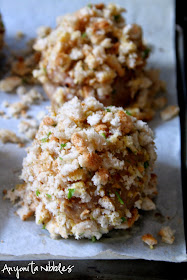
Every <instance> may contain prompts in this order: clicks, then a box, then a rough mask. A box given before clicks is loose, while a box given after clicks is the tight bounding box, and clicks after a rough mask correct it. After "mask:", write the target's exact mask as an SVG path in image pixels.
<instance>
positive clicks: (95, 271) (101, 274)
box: [0, 0, 187, 280]
mask: <svg viewBox="0 0 187 280" xmlns="http://www.w3.org/2000/svg"><path fill="white" fill-rule="evenodd" d="M175 7H176V33H175V35H176V36H175V47H176V67H177V93H178V103H179V107H180V126H181V177H182V189H183V208H184V227H185V239H186V240H187V205H185V198H186V197H187V189H186V185H185V183H186V182H187V11H186V10H185V6H184V2H182V1H177V0H176V3H175ZM49 261H50V263H51V264H52V262H53V260H45V261H44V260H38V261H34V263H35V265H38V266H45V265H46V264H48V262H49ZM60 262H61V263H62V264H63V265H65V266H68V265H73V266H74V268H73V271H72V273H69V274H68V273H65V274H63V275H61V274H59V273H56V272H50V273H46V272H45V271H42V272H38V273H36V274H31V273H30V272H24V273H21V274H20V278H19V279H22V280H23V279H25V280H26V279H57V280H58V279H81V280H84V279H88V280H89V279H116V280H117V279H127V280H128V279H137V280H139V279H150V280H153V279H160V280H162V279H177V280H180V279H187V263H170V262H159V261H146V260H68V259H67V260H55V262H54V264H55V265H58V263H60ZM28 263H29V261H6V262H4V261H2V262H0V280H3V279H17V278H15V274H11V275H9V276H8V275H7V273H6V274H3V273H2V271H1V270H2V268H3V267H4V265H5V264H7V265H8V266H11V267H13V266H19V267H23V266H27V265H28ZM175 272H177V278H176V273H175Z"/></svg>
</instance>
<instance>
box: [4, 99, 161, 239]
mask: <svg viewBox="0 0 187 280" xmlns="http://www.w3.org/2000/svg"><path fill="white" fill-rule="evenodd" d="M155 160H156V153H155V145H154V141H153V133H152V131H151V129H150V128H149V127H148V125H147V124H146V123H144V122H143V121H141V120H137V119H136V118H134V117H132V116H130V115H129V112H126V111H125V110H124V109H123V108H121V107H119V108H117V107H114V106H110V107H104V105H103V104H102V103H100V102H99V101H98V100H96V99H95V98H94V97H88V98H86V99H85V100H84V101H82V102H81V101H80V100H79V99H78V98H77V97H74V98H73V99H72V100H71V101H69V102H66V103H65V104H64V105H63V106H62V107H61V108H59V109H58V111H57V112H54V111H51V113H50V115H48V116H46V117H45V118H44V119H43V121H42V123H41V125H40V128H39V130H38V133H37V135H36V138H35V140H34V142H33V144H32V145H31V146H30V147H29V148H28V153H27V156H26V158H25V159H24V161H23V170H22V175H21V178H22V179H23V180H24V183H23V184H20V185H18V186H17V187H16V188H15V189H14V191H12V190H10V191H8V193H7V195H6V197H7V198H10V199H11V200H12V201H13V202H14V201H17V199H19V200H20V201H19V205H20V208H19V209H18V211H17V213H18V214H19V216H20V217H21V218H22V219H23V220H25V219H27V218H28V217H29V216H31V215H33V214H35V219H36V223H37V224H44V226H45V228H46V229H47V230H48V231H49V232H50V234H51V237H52V238H56V237H58V236H61V237H63V238H68V236H71V235H73V236H75V238H76V239H79V238H83V237H86V238H89V239H99V238H101V236H102V235H103V234H106V233H108V232H109V231H110V230H112V229H127V228H129V227H131V226H132V225H133V224H134V222H135V221H136V220H137V219H138V217H139V214H138V209H144V210H152V209H154V208H155V204H154V203H153V202H152V200H151V199H152V198H153V196H154V195H155V194H156V192H157V191H156V175H155V174H153V173H152V171H153V166H154V162H155Z"/></svg>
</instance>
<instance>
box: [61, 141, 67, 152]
mask: <svg viewBox="0 0 187 280" xmlns="http://www.w3.org/2000/svg"><path fill="white" fill-rule="evenodd" d="M65 147H66V143H64V144H60V151H61V150H62V149H63V148H65Z"/></svg>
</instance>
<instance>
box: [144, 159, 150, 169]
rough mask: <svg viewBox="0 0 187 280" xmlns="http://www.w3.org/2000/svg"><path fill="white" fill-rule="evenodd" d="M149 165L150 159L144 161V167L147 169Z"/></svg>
mask: <svg viewBox="0 0 187 280" xmlns="http://www.w3.org/2000/svg"><path fill="white" fill-rule="evenodd" d="M148 166H149V162H148V161H145V162H144V168H145V169H146V168H147V167H148Z"/></svg>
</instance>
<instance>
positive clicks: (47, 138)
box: [40, 132, 51, 143]
mask: <svg viewBox="0 0 187 280" xmlns="http://www.w3.org/2000/svg"><path fill="white" fill-rule="evenodd" d="M50 135H51V132H49V133H48V134H47V137H45V138H43V139H41V140H40V141H42V142H43V143H44V142H47V141H48V140H49V136H50Z"/></svg>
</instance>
